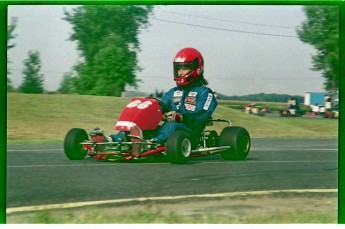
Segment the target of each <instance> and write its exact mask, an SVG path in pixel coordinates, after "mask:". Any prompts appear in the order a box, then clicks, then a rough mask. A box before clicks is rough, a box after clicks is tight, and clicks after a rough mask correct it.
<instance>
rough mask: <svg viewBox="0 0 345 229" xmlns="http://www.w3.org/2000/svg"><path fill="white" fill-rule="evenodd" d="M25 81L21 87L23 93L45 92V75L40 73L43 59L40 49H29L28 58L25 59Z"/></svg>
mask: <svg viewBox="0 0 345 229" xmlns="http://www.w3.org/2000/svg"><path fill="white" fill-rule="evenodd" d="M24 66H25V68H24V71H23V74H24V81H23V83H22V84H21V85H20V87H19V91H20V92H23V93H33V94H39V93H43V91H44V88H43V81H44V77H43V75H42V74H40V70H41V60H40V56H39V52H38V51H29V53H28V59H26V60H24Z"/></svg>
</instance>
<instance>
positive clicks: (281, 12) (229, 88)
mask: <svg viewBox="0 0 345 229" xmlns="http://www.w3.org/2000/svg"><path fill="white" fill-rule="evenodd" d="M70 7H72V6H59V5H51V6H44V5H43V6H39V5H35V6H28V5H25V6H18V5H15V6H9V8H8V17H9V18H11V17H17V18H18V23H17V28H16V30H15V34H17V35H18V36H17V37H16V39H15V40H14V43H15V44H16V47H15V48H13V49H11V50H10V51H9V53H8V56H9V58H10V61H11V64H10V65H9V68H10V69H11V70H12V75H10V78H11V80H12V82H13V85H14V86H16V87H18V86H19V85H20V84H21V83H22V80H23V75H22V70H23V61H24V60H25V59H27V56H28V52H29V50H38V51H39V53H40V56H41V61H42V73H43V74H44V76H45V89H47V90H51V91H53V90H57V89H58V87H59V85H60V82H61V79H62V76H63V74H64V73H66V72H69V71H71V69H72V66H73V65H75V64H76V63H77V62H78V59H79V57H78V53H77V51H76V43H74V42H71V41H69V40H68V38H69V35H70V34H71V33H72V27H71V25H70V24H69V22H67V21H65V20H62V17H63V16H64V14H63V9H64V8H66V9H68V8H70ZM162 20H165V21H162ZM304 20H305V16H304V13H303V11H302V6H231V5H229V6H224V5H223V6H195V5H194V6H187V5H181V6H173V5H172V6H162V5H160V6H155V9H154V15H153V16H152V17H151V19H150V26H148V28H146V29H142V31H141V33H140V35H139V39H140V42H141V52H140V53H139V54H138V58H139V65H140V67H141V68H143V71H142V72H140V73H138V78H139V79H141V80H142V81H143V82H142V83H139V88H138V91H143V92H148V93H152V92H154V91H155V89H158V90H164V91H166V90H168V89H169V88H171V87H173V86H174V81H173V79H172V61H173V58H174V56H175V54H176V53H177V52H178V51H179V50H180V49H181V48H184V47H188V46H190V47H195V48H197V49H199V50H200V51H201V52H202V54H203V56H204V59H205V76H206V78H207V79H208V81H209V83H210V84H209V86H210V87H211V88H212V89H213V90H214V91H217V92H219V93H222V94H225V95H247V94H254V93H278V94H291V95H304V93H305V92H309V91H313V92H315V91H318V92H322V91H324V90H323V82H324V80H323V78H322V77H321V73H320V72H314V71H312V70H310V69H311V68H312V64H311V55H312V54H313V53H314V52H315V50H314V48H313V47H311V46H309V45H307V44H304V43H302V42H301V41H300V40H299V39H298V38H297V34H296V32H295V28H296V26H299V25H300V24H301V22H302V21H304ZM177 23H179V24H177ZM186 24H187V25H186ZM264 34H269V35H264ZM129 90H133V89H132V88H129Z"/></svg>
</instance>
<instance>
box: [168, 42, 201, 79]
mask: <svg viewBox="0 0 345 229" xmlns="http://www.w3.org/2000/svg"><path fill="white" fill-rule="evenodd" d="M180 68H187V69H189V70H190V71H189V72H188V73H186V74H185V75H182V76H179V75H178V70H179V69H180ZM203 72H204V58H203V57H202V55H201V53H200V52H199V51H198V50H196V49H195V48H184V49H181V50H180V51H179V52H178V53H177V54H176V56H175V59H174V80H175V81H176V85H177V86H185V85H187V84H190V83H192V82H194V81H196V80H197V79H198V78H199V77H200V76H202V75H203Z"/></svg>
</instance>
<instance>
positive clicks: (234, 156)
mask: <svg viewBox="0 0 345 229" xmlns="http://www.w3.org/2000/svg"><path fill="white" fill-rule="evenodd" d="M219 146H230V147H231V148H230V149H229V150H226V151H224V152H222V153H221V155H222V157H223V159H224V160H244V159H245V158H246V157H247V155H248V153H249V150H250V136H249V133H248V131H247V130H246V129H245V128H243V127H239V126H228V127H225V128H224V129H223V131H222V133H221V134H220V137H219Z"/></svg>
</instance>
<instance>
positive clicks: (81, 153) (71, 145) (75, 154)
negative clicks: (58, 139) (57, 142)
mask: <svg viewBox="0 0 345 229" xmlns="http://www.w3.org/2000/svg"><path fill="white" fill-rule="evenodd" d="M86 140H89V136H88V134H87V132H86V131H85V130H84V129H80V128H73V129H71V130H69V131H68V133H67V134H66V137H65V140H64V150H65V155H66V157H68V158H69V159H70V160H81V159H83V158H84V157H85V156H86V153H87V150H85V149H84V148H83V146H82V145H81V144H80V143H81V142H84V141H86Z"/></svg>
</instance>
